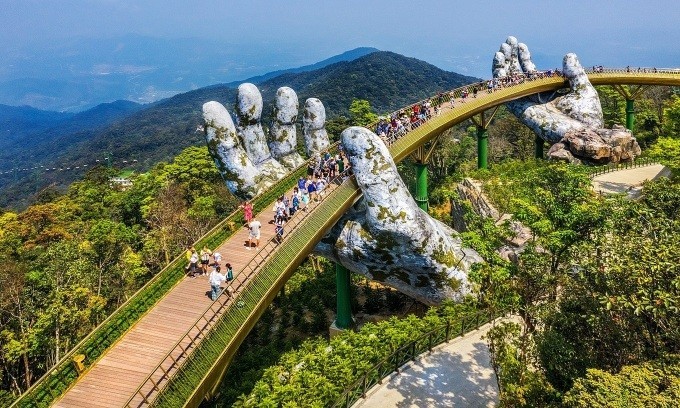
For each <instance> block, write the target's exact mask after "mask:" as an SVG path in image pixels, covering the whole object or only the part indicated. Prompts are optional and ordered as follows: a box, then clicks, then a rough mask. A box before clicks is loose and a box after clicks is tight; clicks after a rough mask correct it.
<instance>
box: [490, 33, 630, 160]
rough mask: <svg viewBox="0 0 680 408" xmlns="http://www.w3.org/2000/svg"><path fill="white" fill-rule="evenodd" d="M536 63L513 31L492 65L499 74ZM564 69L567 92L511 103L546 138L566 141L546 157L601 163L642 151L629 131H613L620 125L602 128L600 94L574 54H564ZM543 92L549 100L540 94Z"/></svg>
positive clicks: (529, 69)
mask: <svg viewBox="0 0 680 408" xmlns="http://www.w3.org/2000/svg"><path fill="white" fill-rule="evenodd" d="M515 61H518V63H517V64H516V63H515ZM535 69H536V67H535V65H534V64H533V62H531V56H530V54H529V49H528V48H527V46H526V45H525V44H521V43H519V44H518V43H517V40H516V39H515V38H514V37H508V39H507V40H506V42H505V43H503V44H502V45H501V51H499V52H496V53H495V54H494V58H493V64H492V70H493V75H494V77H496V78H503V77H505V76H506V75H512V74H514V73H522V72H524V73H532V72H534V71H535ZM562 72H563V75H564V77H565V78H566V79H567V80H568V81H569V87H570V88H571V91H570V92H568V93H567V94H566V95H563V96H559V94H557V93H553V94H550V95H544V94H541V95H536V96H533V97H526V98H521V99H519V100H516V101H512V102H509V103H508V104H507V106H508V108H509V110H510V111H511V112H512V113H513V114H514V115H515V116H517V117H518V118H519V119H520V120H521V121H522V123H524V124H525V125H527V126H528V127H529V128H530V129H532V130H533V131H534V133H536V134H537V135H539V136H540V137H541V138H543V140H545V141H547V142H548V143H551V144H559V143H561V144H563V145H564V146H557V147H555V148H554V149H551V152H550V153H549V154H548V157H549V158H552V159H555V160H562V161H568V162H572V163H573V162H578V161H586V162H592V163H598V164H602V163H607V162H618V161H622V160H630V159H633V158H634V157H636V156H638V155H639V154H640V147H639V146H638V144H637V141H635V138H634V137H633V136H632V135H631V134H629V135H624V134H623V133H622V132H618V131H617V132H612V131H613V130H616V129H612V130H609V132H605V131H607V130H608V129H604V118H603V115H602V106H601V104H600V98H599V96H598V94H597V91H596V90H595V87H593V85H592V84H591V83H590V80H589V79H588V75H587V74H586V72H585V70H584V69H583V67H582V66H581V63H580V62H579V60H578V57H577V56H576V54H573V53H569V54H567V55H565V56H564V59H563V60H562ZM544 98H547V100H542V99H544ZM610 133H611V134H610ZM595 134H596V135H595ZM579 138H581V140H580V141H579V140H578V139H579ZM614 143H616V144H614Z"/></svg>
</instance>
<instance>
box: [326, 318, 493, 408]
mask: <svg viewBox="0 0 680 408" xmlns="http://www.w3.org/2000/svg"><path fill="white" fill-rule="evenodd" d="M506 313H507V312H506V311H502V310H498V311H495V310H491V309H484V310H480V311H477V312H475V313H471V314H468V315H463V316H460V318H459V319H456V321H454V320H453V319H449V320H447V321H446V324H443V325H440V326H439V327H436V328H434V329H432V330H430V331H428V332H426V333H423V334H422V335H420V336H418V337H417V338H415V339H413V340H410V341H408V342H406V343H405V344H403V345H401V346H399V347H397V348H396V349H394V350H393V351H392V352H391V353H390V354H389V355H388V356H386V357H384V358H383V359H382V360H380V361H379V362H378V363H377V364H375V365H374V366H373V367H371V368H369V369H367V370H366V371H364V373H363V374H362V375H361V376H360V377H358V379H357V380H356V381H354V382H353V383H351V384H350V385H349V386H347V387H345V389H344V391H343V393H342V394H341V396H340V397H339V398H338V399H337V400H336V402H335V404H333V405H332V407H333V408H336V407H345V408H349V407H351V406H352V405H353V404H354V403H355V402H356V401H358V400H359V399H360V398H366V392H367V391H368V390H370V389H371V388H372V387H373V386H375V385H376V384H382V380H383V379H384V378H386V377H387V376H389V375H390V374H391V373H393V372H397V373H398V372H399V368H400V367H402V366H403V365H404V364H406V363H407V362H409V361H415V359H416V358H417V357H418V356H420V355H421V354H423V353H425V352H426V351H427V352H432V349H433V348H434V347H436V346H438V345H440V344H442V343H448V342H449V341H450V340H453V339H455V338H458V337H463V336H465V335H466V334H468V333H470V332H471V331H473V330H478V329H479V328H480V327H481V326H483V325H485V324H487V323H491V322H493V321H494V320H495V319H497V318H499V317H501V316H504V315H505V314H506ZM458 320H459V321H458ZM455 323H459V326H458V327H455ZM452 334H455V336H452Z"/></svg>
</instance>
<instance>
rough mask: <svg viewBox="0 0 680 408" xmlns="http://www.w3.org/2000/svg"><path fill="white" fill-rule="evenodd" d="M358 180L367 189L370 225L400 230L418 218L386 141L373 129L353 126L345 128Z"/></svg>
mask: <svg viewBox="0 0 680 408" xmlns="http://www.w3.org/2000/svg"><path fill="white" fill-rule="evenodd" d="M341 137H342V144H343V147H344V149H345V151H346V152H347V156H348V158H349V161H350V163H351V164H352V168H353V169H354V174H355V175H356V180H357V184H359V187H360V188H361V190H362V192H363V193H364V199H365V201H366V205H367V217H368V219H369V229H371V230H372V232H379V231H395V232H397V231H399V232H402V233H405V234H408V233H409V231H406V230H405V227H406V228H408V227H410V226H411V225H412V224H413V223H414V222H416V216H417V215H418V214H419V213H420V209H419V208H418V206H417V205H416V202H415V201H414V200H413V198H412V197H411V195H410V194H409V192H408V188H407V187H406V185H405V184H404V182H403V181H402V179H401V177H400V176H399V173H398V172H397V167H396V166H395V164H394V161H393V160H392V157H391V155H390V152H389V150H388V149H387V146H385V143H383V142H382V140H380V138H379V137H378V136H377V135H376V134H374V133H373V132H371V131H370V130H368V129H366V128H363V127H358V126H353V127H349V128H347V129H345V130H344V131H343V132H342V135H341Z"/></svg>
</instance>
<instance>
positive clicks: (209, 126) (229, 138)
mask: <svg viewBox="0 0 680 408" xmlns="http://www.w3.org/2000/svg"><path fill="white" fill-rule="evenodd" d="M203 120H204V122H205V137H206V142H207V144H208V150H209V151H210V155H211V156H212V157H213V159H214V161H215V164H216V165H217V168H218V170H219V171H220V174H221V175H222V178H223V179H224V181H225V183H226V184H227V188H229V190H230V191H231V192H232V193H234V194H236V195H238V196H240V197H241V198H250V197H253V196H254V195H256V194H257V190H258V188H257V181H258V173H259V172H258V170H257V168H256V167H255V166H254V165H253V162H252V161H251V160H250V157H248V155H247V154H246V152H245V151H244V150H243V148H242V146H241V143H240V141H239V139H238V137H237V135H236V128H235V126H234V122H233V121H232V120H231V116H230V115H229V112H228V111H227V109H226V108H225V107H224V106H223V105H222V104H221V103H219V102H215V101H211V102H207V103H205V104H204V105H203Z"/></svg>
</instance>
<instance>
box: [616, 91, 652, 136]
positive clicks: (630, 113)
mask: <svg viewBox="0 0 680 408" xmlns="http://www.w3.org/2000/svg"><path fill="white" fill-rule="evenodd" d="M613 88H614V90H616V92H618V93H619V95H621V96H623V97H624V98H626V129H628V130H630V131H631V132H632V131H633V128H634V127H635V98H637V97H638V96H639V95H640V94H641V93H642V91H644V90H645V88H644V87H643V86H642V85H638V86H637V87H633V86H624V85H613Z"/></svg>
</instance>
